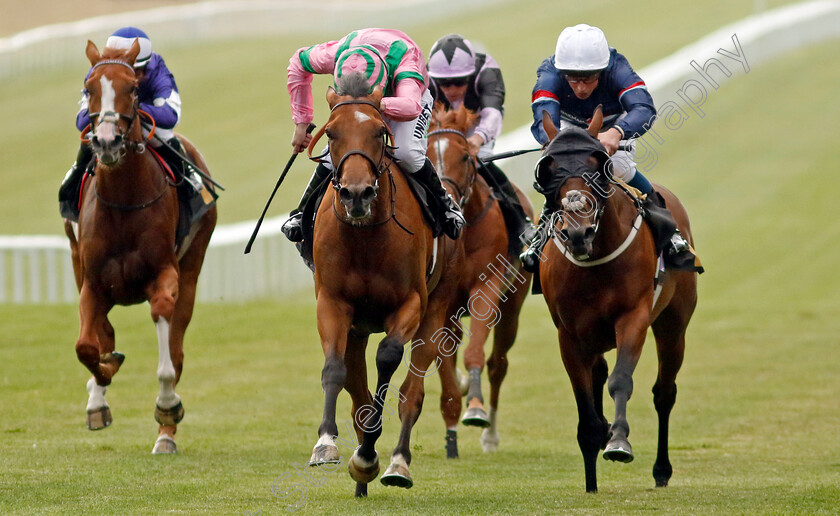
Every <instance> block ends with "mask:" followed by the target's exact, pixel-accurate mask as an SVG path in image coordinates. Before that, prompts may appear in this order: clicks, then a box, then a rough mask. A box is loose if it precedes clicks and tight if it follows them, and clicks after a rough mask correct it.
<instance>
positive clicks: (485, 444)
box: [481, 428, 499, 452]
mask: <svg viewBox="0 0 840 516" xmlns="http://www.w3.org/2000/svg"><path fill="white" fill-rule="evenodd" d="M481 449H482V450H484V451H485V452H494V451H496V450H498V449H499V434H498V433H496V432H494V431H492V430H490V429H489V428H485V429H484V431H483V432H481Z"/></svg>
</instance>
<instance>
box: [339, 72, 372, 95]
mask: <svg viewBox="0 0 840 516" xmlns="http://www.w3.org/2000/svg"><path fill="white" fill-rule="evenodd" d="M335 87H336V93H338V94H339V95H342V96H344V95H350V96H351V97H353V98H354V99H358V98H362V97H367V96H368V95H370V84H368V81H367V77H366V76H365V75H364V74H363V73H361V72H353V73H350V74H347V75H342V76H341V77H339V79H338V82H337V83H336V85H335Z"/></svg>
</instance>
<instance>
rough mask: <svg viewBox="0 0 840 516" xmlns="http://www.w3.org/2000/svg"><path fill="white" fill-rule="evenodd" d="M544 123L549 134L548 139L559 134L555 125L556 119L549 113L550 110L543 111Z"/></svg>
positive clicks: (546, 132) (544, 128)
mask: <svg viewBox="0 0 840 516" xmlns="http://www.w3.org/2000/svg"><path fill="white" fill-rule="evenodd" d="M542 125H543V130H544V131H545V134H546V135H548V140H549V141H551V140H553V139H554V137H555V136H557V127H556V126H555V125H554V121H553V120H552V119H551V115H549V114H548V111H543V114H542Z"/></svg>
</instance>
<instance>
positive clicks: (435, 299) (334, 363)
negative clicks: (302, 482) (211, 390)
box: [309, 74, 463, 496]
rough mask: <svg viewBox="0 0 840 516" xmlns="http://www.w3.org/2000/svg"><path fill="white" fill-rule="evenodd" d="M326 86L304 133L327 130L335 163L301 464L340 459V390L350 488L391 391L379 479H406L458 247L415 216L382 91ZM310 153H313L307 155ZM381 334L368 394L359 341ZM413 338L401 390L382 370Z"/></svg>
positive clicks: (361, 481)
mask: <svg viewBox="0 0 840 516" xmlns="http://www.w3.org/2000/svg"><path fill="white" fill-rule="evenodd" d="M338 91H339V92H340V93H337V92H336V91H335V90H334V89H332V88H330V89H329V90H328V91H327V102H328V103H329V106H330V110H331V111H330V117H329V120H328V121H327V123H326V124H325V125H324V126H323V127H322V128H321V130H320V131H319V132H318V133H317V134H316V135H315V136H314V137H313V139H312V141H311V143H310V145H309V153H310V156H311V153H312V149H313V147H314V145H315V144H316V142H317V141H318V139H319V138H320V136H321V135H323V134H326V135H327V137H328V138H329V154H330V157H331V159H332V163H333V166H334V172H333V177H332V184H333V188H332V189H330V190H328V191H327V193H326V194H325V196H324V199H323V202H321V204H320V206H319V208H318V212H317V215H316V218H315V226H314V237H313V261H314V264H315V296H316V298H317V322H318V334H319V335H320V338H321V347H322V349H323V351H324V357H325V358H324V368H323V372H322V374H321V384H322V386H323V390H324V411H323V418H322V422H321V425H320V427H319V428H318V436H319V439H318V442H317V443H316V445H315V447H314V449H313V452H312V457H311V458H310V462H309V463H310V465H313V466H317V465H324V464H336V463H340V462H341V458H340V456H339V452H338V448H337V446H336V443H335V438H336V437H337V436H338V426H337V425H336V422H335V417H336V416H335V412H336V399H337V397H338V394H339V392H340V391H341V389H342V388H345V389H347V391H348V392H349V393H350V396H351V398H352V401H353V412H352V415H353V424H354V427H355V430H356V434H357V437H358V439H359V441H360V443H361V445H360V446H359V447H358V448H357V449H356V450H355V452H354V453H353V455H352V456H351V458H350V459H349V464H348V466H349V472H350V476H351V477H352V478H353V479H354V480H355V481H356V496H366V495H367V484H368V483H369V482H371V481H372V480H373V479H374V478H376V476H377V475H378V473H379V457H378V455H377V452H376V449H375V445H376V441H377V439H378V438H379V436H380V435H381V433H382V413H383V408H384V407H385V403H386V402H385V397H386V394H387V393H388V391H389V390H391V391H392V392H393V393H398V396H399V398H400V409H399V414H400V419H401V420H402V431H401V432H400V438H399V442H398V444H397V447H396V448H395V449H394V452H393V454H392V457H391V464H390V465H389V467H388V469H387V470H386V472H385V474H383V476H382V478H381V482H382V483H383V484H385V485H394V486H399V487H404V488H409V487H411V486H412V485H413V481H412V480H411V476H410V474H409V471H408V466H409V464H410V462H411V452H410V448H409V439H410V436H411V428H412V427H413V426H414V423H415V422H416V421H417V418H418V417H419V414H420V409H421V408H422V402H423V395H424V394H423V378H424V376H426V375H427V373H426V370H427V369H428V367H429V365H430V364H431V362H432V360H434V359H435V358H436V357H437V355H438V351H437V348H436V347H434V346H432V344H433V341H432V339H431V338H430V337H431V336H432V335H433V334H434V332H435V331H436V330H438V329H439V328H441V327H443V325H444V319H445V316H446V312H447V309H448V301H449V299H450V298H451V290H452V289H454V287H455V282H454V281H452V274H453V272H454V271H455V265H457V262H458V260H460V259H461V258H462V257H463V251H461V250H460V249H461V248H460V247H459V246H458V243H457V242H455V241H453V240H451V239H449V238H438V239H435V238H433V236H432V230H431V229H430V227H429V226H428V225H427V224H426V223H425V222H424V219H423V214H422V212H421V207H420V204H419V203H418V202H417V200H416V199H415V197H414V195H413V194H412V192H411V190H410V189H409V185H408V183H407V180H406V179H405V177H404V176H403V173H402V172H401V171H400V170H399V168H398V167H397V165H396V164H395V163H394V161H393V159H392V157H391V156H390V153H389V146H388V139H389V135H390V131H389V129H388V126H387V125H386V122H385V121H384V119H383V118H382V113H381V112H380V111H379V105H380V101H381V99H382V91H381V89H379V88H376V89H375V90H374V92H373V93H372V94H370V95H368V91H369V90H368V85H367V82H366V80H365V78H364V76H361V75H360V74H348V75H346V76H344V77H342V78H341V79H340V80H339V83H338ZM316 159H317V158H316ZM379 332H385V334H386V336H385V338H384V339H382V341H381V342H380V343H379V346H378V348H377V351H376V370H377V381H376V389H375V390H374V392H373V395H371V393H370V391H369V390H368V380H367V366H366V361H365V348H366V346H367V342H368V337H369V335H370V334H371V333H379ZM411 339H414V340H415V341H414V343H413V344H412V350H411V365H410V368H409V373H408V374H407V377H406V380H405V381H404V383H403V385H402V387H401V388H400V390H399V391H397V389H396V388H394V387H393V386H392V385H391V383H390V382H391V378H392V376H393V374H394V372H395V371H396V369H397V367H398V366H399V365H400V362H401V361H402V358H403V346H404V345H405V343H406V342H408V341H409V340H411Z"/></svg>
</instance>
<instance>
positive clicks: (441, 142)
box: [435, 138, 449, 176]
mask: <svg viewBox="0 0 840 516" xmlns="http://www.w3.org/2000/svg"><path fill="white" fill-rule="evenodd" d="M448 148H449V139H448V138H438V139H437V141H435V152H437V163H435V169H436V170H437V173H438V175H441V176H442V175H443V174H444V168H443V157H444V156H446V149H448Z"/></svg>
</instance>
